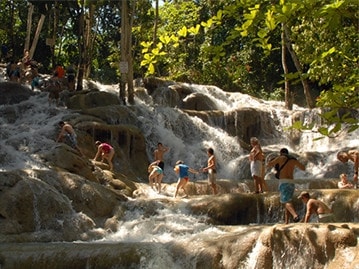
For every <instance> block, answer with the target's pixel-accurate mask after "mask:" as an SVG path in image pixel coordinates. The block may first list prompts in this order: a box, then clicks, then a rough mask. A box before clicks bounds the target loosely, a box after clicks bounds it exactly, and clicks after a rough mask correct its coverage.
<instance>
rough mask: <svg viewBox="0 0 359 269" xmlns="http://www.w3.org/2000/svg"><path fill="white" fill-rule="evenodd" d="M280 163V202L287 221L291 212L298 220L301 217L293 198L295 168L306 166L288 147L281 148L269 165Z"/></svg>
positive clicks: (294, 219)
mask: <svg viewBox="0 0 359 269" xmlns="http://www.w3.org/2000/svg"><path fill="white" fill-rule="evenodd" d="M275 165H278V166H279V167H280V168H281V169H280V172H279V192H280V202H281V203H282V204H284V206H285V223H286V224H288V222H289V214H291V215H292V217H293V221H294V222H298V221H300V218H299V216H298V214H297V212H296V211H295V209H294V206H293V204H292V198H293V194H294V190H295V185H294V183H293V177H294V176H293V174H294V169H295V168H296V167H298V168H299V169H301V170H305V166H304V165H303V164H302V163H300V162H299V161H298V160H297V159H295V158H293V157H291V156H290V155H289V152H288V149H286V148H283V149H281V150H280V155H279V156H278V157H276V158H275V159H274V160H272V161H270V162H268V164H267V167H273V166H275Z"/></svg>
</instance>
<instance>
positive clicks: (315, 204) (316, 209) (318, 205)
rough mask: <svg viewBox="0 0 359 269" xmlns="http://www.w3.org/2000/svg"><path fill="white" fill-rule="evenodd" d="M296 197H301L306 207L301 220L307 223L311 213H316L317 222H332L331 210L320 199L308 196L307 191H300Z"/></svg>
mask: <svg viewBox="0 0 359 269" xmlns="http://www.w3.org/2000/svg"><path fill="white" fill-rule="evenodd" d="M298 199H301V200H302V202H303V203H304V204H305V205H306V207H307V210H306V213H305V217H304V218H303V219H302V222H304V223H308V222H309V219H310V217H311V215H313V214H316V215H318V222H325V223H328V222H334V218H333V214H332V210H331V209H330V208H329V207H328V206H327V205H326V204H325V203H323V202H322V201H319V200H316V199H313V198H310V195H309V193H308V192H306V191H303V192H301V194H300V195H299V196H298Z"/></svg>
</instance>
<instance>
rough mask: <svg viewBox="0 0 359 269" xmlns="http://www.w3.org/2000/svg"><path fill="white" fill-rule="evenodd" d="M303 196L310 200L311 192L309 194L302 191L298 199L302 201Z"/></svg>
mask: <svg viewBox="0 0 359 269" xmlns="http://www.w3.org/2000/svg"><path fill="white" fill-rule="evenodd" d="M303 196H305V197H308V198H309V192H307V191H302V192H301V193H300V194H299V196H298V197H297V198H298V199H302V197H303Z"/></svg>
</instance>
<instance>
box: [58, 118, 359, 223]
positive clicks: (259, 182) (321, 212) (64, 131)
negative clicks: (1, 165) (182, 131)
mask: <svg viewBox="0 0 359 269" xmlns="http://www.w3.org/2000/svg"><path fill="white" fill-rule="evenodd" d="M59 126H60V128H61V131H60V133H59V135H58V138H57V140H56V141H57V142H59V141H62V139H63V138H65V137H67V138H68V140H69V141H70V143H71V145H72V147H73V148H75V149H77V150H78V151H79V152H80V153H81V155H83V153H82V151H81V149H80V148H79V147H78V145H77V137H76V133H75V131H74V129H73V127H72V126H71V125H70V124H69V123H66V122H64V121H60V122H59ZM250 143H251V146H252V150H251V151H250V154H249V160H250V169H251V174H252V177H253V180H254V186H255V193H262V192H263V191H268V187H267V185H266V182H265V180H264V171H265V166H264V163H265V156H264V153H263V151H262V149H261V146H260V143H259V141H258V139H257V138H256V137H252V138H251V139H250ZM95 145H96V146H97V153H96V155H95V157H94V158H93V160H94V161H96V160H97V159H98V157H100V156H101V157H102V159H101V162H103V161H104V160H107V162H108V164H109V167H110V170H111V171H113V163H112V159H113V157H114V154H115V151H114V149H113V147H112V146H111V145H110V144H108V143H103V142H101V141H96V142H95ZM168 151H169V148H168V147H165V146H163V145H162V143H158V144H157V148H156V150H155V151H154V159H155V161H154V162H152V163H151V164H150V165H149V166H148V173H149V176H148V180H149V184H150V186H151V187H152V188H154V186H155V189H156V190H157V192H158V193H160V192H161V189H162V187H161V183H162V179H163V176H164V154H165V153H166V152H168ZM207 155H208V160H207V166H206V167H203V168H201V169H199V170H198V171H197V170H195V169H193V168H191V167H189V166H188V165H186V164H185V163H184V162H183V161H182V160H178V161H177V162H176V164H175V167H174V171H175V173H176V174H177V175H178V181H177V184H176V190H175V193H174V197H175V198H176V197H177V195H178V192H179V190H180V189H182V190H183V192H184V193H185V195H186V196H188V193H187V192H186V189H185V186H186V185H187V183H188V181H189V172H190V173H193V174H198V173H199V172H207V173H208V184H209V185H210V186H211V188H212V193H213V194H217V184H216V180H217V176H216V175H217V171H216V158H215V155H214V150H213V148H208V149H207ZM337 158H338V160H340V161H341V162H348V161H349V160H351V161H353V163H354V177H353V184H352V183H350V182H348V179H347V175H346V174H341V175H340V182H339V183H338V187H339V188H340V189H350V188H354V187H356V186H357V184H358V166H359V151H357V150H350V151H348V152H343V151H342V152H339V153H338V154H337ZM266 167H267V168H272V167H275V169H276V171H277V173H276V177H277V178H278V179H279V187H278V188H279V193H280V202H281V203H282V204H283V205H284V208H285V223H286V224H287V223H289V219H290V216H291V217H292V220H293V222H299V221H301V222H305V223H306V222H309V220H310V217H311V216H312V215H317V216H318V220H319V221H320V222H332V221H334V219H333V214H332V210H331V209H330V208H329V206H327V205H326V204H325V203H323V202H322V201H320V200H317V199H314V198H311V197H310V194H309V193H308V192H306V191H304V192H302V193H301V194H300V195H299V196H298V197H297V198H298V199H300V200H302V202H303V203H304V204H305V205H306V214H305V215H304V216H303V217H302V218H301V217H300V216H299V215H298V214H297V212H296V210H295V208H294V206H293V203H292V199H293V195H294V191H295V184H294V170H295V168H299V169H300V170H305V166H304V164H302V163H301V162H299V161H298V160H297V159H296V158H295V157H293V156H291V155H290V154H289V151H288V149H287V148H282V149H281V150H280V152H279V156H277V157H275V158H274V159H273V160H270V161H268V163H267V165H266Z"/></svg>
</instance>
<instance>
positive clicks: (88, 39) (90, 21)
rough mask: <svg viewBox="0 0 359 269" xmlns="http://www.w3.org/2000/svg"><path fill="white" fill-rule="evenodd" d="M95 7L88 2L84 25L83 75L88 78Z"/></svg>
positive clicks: (92, 43) (92, 44)
mask: <svg viewBox="0 0 359 269" xmlns="http://www.w3.org/2000/svg"><path fill="white" fill-rule="evenodd" d="M95 8H96V6H95V5H94V4H93V3H91V4H90V13H89V18H88V20H87V23H86V26H87V29H86V51H87V53H86V61H85V77H86V78H88V77H89V76H90V73H91V63H92V53H93V46H94V41H95V38H94V36H95V35H94V34H93V33H92V31H91V29H92V28H93V26H94V21H95Z"/></svg>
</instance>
